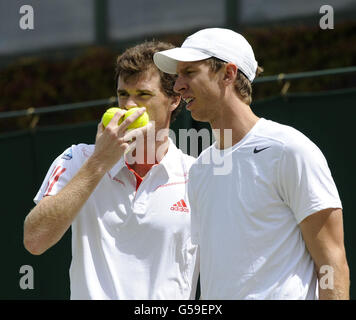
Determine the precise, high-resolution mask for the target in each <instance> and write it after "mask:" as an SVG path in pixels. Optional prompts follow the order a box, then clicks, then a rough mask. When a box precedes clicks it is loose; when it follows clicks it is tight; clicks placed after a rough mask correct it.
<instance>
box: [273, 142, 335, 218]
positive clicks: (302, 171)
mask: <svg viewBox="0 0 356 320" xmlns="http://www.w3.org/2000/svg"><path fill="white" fill-rule="evenodd" d="M283 148H284V149H283V152H282V156H281V160H280V165H279V170H278V183H279V188H280V193H281V196H282V198H283V200H284V202H285V203H286V205H288V206H289V207H290V208H291V210H292V211H293V213H294V215H295V218H296V220H297V222H298V223H300V222H301V221H302V220H303V219H305V218H306V217H307V216H309V215H311V214H313V213H315V212H317V211H320V210H323V209H327V208H342V204H341V201H340V198H339V194H338V191H337V188H336V185H335V182H334V180H333V178H332V175H331V172H330V169H329V167H328V164H327V161H326V159H325V157H324V155H323V154H322V152H321V151H320V149H319V148H318V147H317V146H316V145H315V144H314V143H313V142H312V141H310V140H309V139H308V138H307V137H305V136H303V138H302V139H296V141H294V142H292V143H290V144H288V145H285V146H284V147H283Z"/></svg>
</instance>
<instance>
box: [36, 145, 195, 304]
mask: <svg viewBox="0 0 356 320" xmlns="http://www.w3.org/2000/svg"><path fill="white" fill-rule="evenodd" d="M94 148H95V146H94V145H86V144H79V145H73V146H72V147H71V148H69V149H67V150H66V151H65V152H64V153H63V154H62V155H60V156H59V157H58V158H57V159H56V160H55V161H54V162H53V164H52V166H51V168H50V169H49V171H48V173H47V176H46V178H45V179H44V181H43V184H42V186H41V188H40V190H39V192H38V194H37V195H36V197H35V199H34V201H35V202H36V203H37V202H38V201H40V200H41V199H42V197H43V196H44V195H55V194H56V193H58V192H59V191H60V190H61V189H62V188H63V187H64V186H65V185H66V184H67V183H68V181H70V180H71V179H72V178H73V176H74V175H75V174H76V172H77V171H78V170H79V169H80V168H81V166H82V165H83V163H84V162H85V161H86V160H87V159H88V157H90V155H91V154H92V153H93V151H94ZM194 160H195V159H194V158H193V157H190V156H188V155H185V154H183V153H182V152H181V151H180V150H179V149H177V147H176V146H175V145H174V143H172V141H170V145H169V149H168V152H167V154H166V155H165V156H164V158H163V159H162V161H161V162H160V163H159V164H157V165H154V166H153V167H152V168H151V170H150V171H149V172H148V173H147V175H146V177H145V178H144V179H143V181H142V183H141V184H140V185H139V187H138V189H137V190H136V178H135V176H134V174H133V173H132V172H131V171H130V170H129V169H128V167H127V165H126V164H125V161H124V158H122V159H121V160H120V161H119V162H118V163H117V164H116V165H115V166H114V167H113V168H112V169H111V170H110V171H109V172H108V173H107V174H106V175H105V176H104V177H103V178H102V180H101V181H100V182H99V184H98V186H97V187H96V189H95V190H94V192H93V193H92V194H91V196H90V197H89V199H88V201H87V202H86V203H85V204H84V206H83V208H82V209H81V210H80V212H79V213H78V215H77V216H76V218H75V220H74V221H73V223H72V226H71V227H72V262H71V266H70V288H71V299H120V300H124V299H132V300H133V299H142V300H147V299H194V298H195V291H196V283H197V278H198V268H197V265H198V263H196V262H197V259H198V255H197V246H196V245H192V243H191V236H190V207H189V201H188V195H187V174H188V170H189V168H190V166H191V164H192V163H193V161H194Z"/></svg>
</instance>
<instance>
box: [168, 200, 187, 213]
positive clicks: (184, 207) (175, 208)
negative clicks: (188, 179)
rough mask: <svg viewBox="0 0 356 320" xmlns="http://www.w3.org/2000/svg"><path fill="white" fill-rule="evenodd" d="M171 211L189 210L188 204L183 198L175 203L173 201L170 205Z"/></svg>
mask: <svg viewBox="0 0 356 320" xmlns="http://www.w3.org/2000/svg"><path fill="white" fill-rule="evenodd" d="M171 210H172V211H178V212H189V209H188V206H187V204H186V203H185V202H184V200H183V199H182V200H180V201H178V202H177V203H175V204H174V205H173V206H172V207H171Z"/></svg>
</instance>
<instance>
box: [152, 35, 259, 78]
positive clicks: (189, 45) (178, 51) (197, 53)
mask: <svg viewBox="0 0 356 320" xmlns="http://www.w3.org/2000/svg"><path fill="white" fill-rule="evenodd" d="M211 57H216V58H218V59H220V60H223V61H225V62H231V63H233V64H235V65H236V66H237V67H238V68H239V69H240V70H241V71H242V72H243V73H244V74H245V76H246V77H247V78H248V79H249V80H250V81H251V82H252V81H253V79H254V78H255V75H256V70H257V61H256V59H255V55H254V53H253V50H252V47H251V46H250V44H249V43H248V42H247V40H246V39H245V38H244V37H243V36H242V35H241V34H239V33H237V32H235V31H232V30H229V29H222V28H208V29H203V30H200V31H198V32H196V33H194V34H192V35H191V36H189V37H188V38H187V39H185V41H184V42H183V44H182V46H181V47H180V48H174V49H169V50H164V51H160V52H157V53H155V54H154V56H153V61H154V63H155V64H156V66H157V67H158V68H159V69H160V70H162V71H163V72H166V73H170V74H176V73H177V63H178V62H179V61H182V62H190V61H200V60H204V59H208V58H211Z"/></svg>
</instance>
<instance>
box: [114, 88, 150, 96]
mask: <svg viewBox="0 0 356 320" xmlns="http://www.w3.org/2000/svg"><path fill="white" fill-rule="evenodd" d="M117 93H129V92H128V91H127V90H125V89H118V90H117ZM135 93H137V94H140V93H148V94H151V95H154V93H153V92H152V91H150V90H144V89H138V90H136V91H135Z"/></svg>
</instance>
